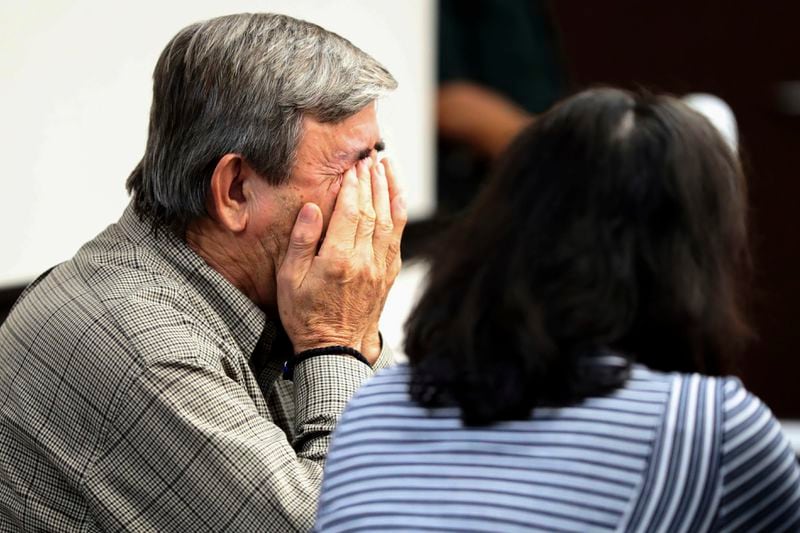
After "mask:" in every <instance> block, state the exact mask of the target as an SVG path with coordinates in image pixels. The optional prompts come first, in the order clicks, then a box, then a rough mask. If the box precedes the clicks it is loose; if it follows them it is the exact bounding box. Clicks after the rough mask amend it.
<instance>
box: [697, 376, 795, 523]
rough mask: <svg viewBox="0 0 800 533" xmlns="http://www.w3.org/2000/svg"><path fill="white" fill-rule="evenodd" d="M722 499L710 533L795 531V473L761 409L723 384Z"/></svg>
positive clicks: (786, 447)
mask: <svg viewBox="0 0 800 533" xmlns="http://www.w3.org/2000/svg"><path fill="white" fill-rule="evenodd" d="M722 454H723V455H722V465H721V468H722V470H721V475H722V497H721V501H720V508H719V514H718V519H717V524H716V525H715V527H713V528H712V529H713V530H714V531H718V530H719V531H798V530H800V469H798V462H797V457H796V456H795V454H794V452H793V450H792V447H791V445H790V443H789V440H788V439H787V437H786V436H785V435H784V433H783V431H782V430H781V427H780V424H779V423H778V421H777V420H776V419H775V417H774V416H773V415H772V413H771V412H770V410H769V408H767V406H766V405H764V403H762V402H761V400H759V399H758V398H756V397H755V396H753V395H752V394H750V393H749V392H747V391H746V390H745V389H744V387H743V386H742V384H741V382H740V381H739V380H738V379H736V378H728V379H726V380H725V381H724V405H723V439H722Z"/></svg>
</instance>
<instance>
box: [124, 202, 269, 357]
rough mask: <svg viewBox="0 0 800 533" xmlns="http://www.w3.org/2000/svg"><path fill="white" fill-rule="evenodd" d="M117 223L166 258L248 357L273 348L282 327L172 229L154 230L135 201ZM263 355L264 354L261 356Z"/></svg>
mask: <svg viewBox="0 0 800 533" xmlns="http://www.w3.org/2000/svg"><path fill="white" fill-rule="evenodd" d="M117 226H118V227H119V229H120V230H122V232H123V233H124V234H125V235H126V237H127V238H128V239H129V240H131V241H132V242H134V243H136V244H138V245H140V246H143V247H147V248H148V249H150V250H151V251H152V252H154V253H155V254H156V255H157V256H159V258H161V259H163V263H164V265H165V266H166V269H167V270H169V272H166V274H167V275H168V276H170V277H173V278H177V279H178V280H179V281H182V282H184V283H185V285H187V286H189V287H191V289H192V290H193V291H194V293H195V294H196V295H197V296H199V298H200V300H201V301H202V302H205V303H206V304H207V306H202V305H201V306H198V307H199V309H198V311H200V312H201V313H203V314H205V315H206V316H205V317H204V318H206V319H207V320H208V321H209V322H210V323H211V324H213V325H214V326H215V327H216V328H217V329H221V330H223V331H219V333H220V334H221V335H222V336H223V338H224V337H226V336H227V335H225V333H226V331H224V330H227V333H228V334H229V335H230V336H231V337H233V340H234V342H236V344H237V345H238V346H239V349H240V350H241V351H242V353H243V354H245V355H246V356H247V357H248V358H249V357H251V356H252V355H253V354H254V352H255V351H256V349H257V347H258V348H259V350H258V351H260V352H264V351H266V352H267V353H268V352H270V351H271V348H272V344H273V340H274V339H275V337H276V334H277V333H278V329H279V328H278V327H276V325H275V323H273V322H272V321H270V320H268V319H267V317H266V315H265V314H264V312H263V311H262V310H261V309H260V308H259V307H258V306H257V305H256V304H255V303H254V302H253V301H252V300H250V299H249V298H248V297H247V296H245V294H244V293H242V292H241V291H240V290H239V289H237V288H236V287H235V286H234V285H233V284H232V283H231V282H230V281H228V280H227V279H225V277H224V276H222V274H220V273H219V272H217V271H216V270H214V269H213V268H211V266H209V265H208V263H206V262H205V261H204V260H203V258H202V257H200V256H199V255H197V253H196V252H195V251H194V250H192V249H191V248H190V247H189V245H188V244H187V243H186V241H185V240H184V239H182V238H180V237H178V236H176V235H175V234H174V233H173V232H172V231H170V230H168V229H159V231H158V232H154V231H153V229H152V226H151V224H150V222H149V221H147V220H145V219H142V218H140V217H139V215H138V214H137V213H136V212H135V211H134V208H133V203H130V204H129V205H128V207H127V208H126V209H125V212H124V213H123V214H122V217H121V218H120V220H119V222H118V223H117ZM263 356H264V354H263V353H262V354H261V355H260V356H259V357H258V358H259V359H262V358H263Z"/></svg>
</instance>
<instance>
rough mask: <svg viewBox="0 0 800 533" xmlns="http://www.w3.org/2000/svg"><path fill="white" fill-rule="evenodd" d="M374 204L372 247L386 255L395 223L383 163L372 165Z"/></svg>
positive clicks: (379, 253) (382, 255)
mask: <svg viewBox="0 0 800 533" xmlns="http://www.w3.org/2000/svg"><path fill="white" fill-rule="evenodd" d="M372 205H373V207H374V208H375V233H374V234H373V236H372V247H373V248H374V250H375V253H376V254H377V255H379V256H380V257H384V256H385V255H386V248H387V247H388V245H389V239H391V238H392V234H393V233H392V231H393V229H394V223H393V221H392V207H391V205H390V203H389V184H388V183H387V181H386V171H385V170H384V168H383V163H380V162H379V163H376V164H375V165H374V166H373V167H372Z"/></svg>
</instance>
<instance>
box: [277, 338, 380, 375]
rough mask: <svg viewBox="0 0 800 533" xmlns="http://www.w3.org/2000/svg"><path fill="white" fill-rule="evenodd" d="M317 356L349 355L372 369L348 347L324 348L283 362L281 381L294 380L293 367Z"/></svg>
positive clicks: (353, 349)
mask: <svg viewBox="0 0 800 533" xmlns="http://www.w3.org/2000/svg"><path fill="white" fill-rule="evenodd" d="M318 355H351V356H353V357H355V358H356V359H358V360H359V361H361V362H362V363H364V364H365V365H367V366H368V367H370V368H372V365H371V364H369V361H367V358H366V357H364V355H363V354H362V353H361V352H359V351H358V350H356V349H355V348H351V347H349V346H324V347H322V348H312V349H310V350H303V351H302V352H300V353H297V354H295V355H294V357H293V358H291V359H289V360H287V361H286V362H284V363H283V379H289V380H291V379H294V367H295V366H297V364H298V363H302V362H303V361H305V360H306V359H311V358H312V357H317V356H318Z"/></svg>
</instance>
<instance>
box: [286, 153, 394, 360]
mask: <svg viewBox="0 0 800 533" xmlns="http://www.w3.org/2000/svg"><path fill="white" fill-rule="evenodd" d="M406 218H407V215H406V207H405V200H404V198H403V196H402V194H401V193H400V190H399V188H398V186H397V182H396V180H395V176H394V172H393V171H392V168H391V166H390V165H389V162H388V160H386V159H384V160H383V161H381V162H379V163H373V161H372V159H368V160H362V161H360V162H359V163H358V164H357V165H356V166H355V168H351V169H350V170H348V171H347V172H345V174H344V177H343V180H342V187H341V190H340V191H339V196H338V198H337V199H336V206H335V207H334V210H333V214H332V215H331V220H330V224H329V225H328V232H327V234H326V236H325V241H324V242H323V243H322V246H321V247H320V249H319V252H318V253H317V251H316V250H317V246H318V244H319V240H320V237H321V235H322V213H321V211H320V209H319V207H318V206H317V205H315V204H313V203H308V204H305V205H304V206H303V208H302V209H301V210H300V213H299V214H298V216H297V221H296V222H295V226H294V228H293V230H292V235H291V238H290V241H289V248H288V250H287V252H286V257H285V259H284V261H283V263H282V264H281V267H280V270H279V271H278V277H277V285H278V310H279V312H280V317H281V322H282V324H283V327H284V329H285V330H286V333H287V334H288V335H289V339H291V341H292V344H293V345H294V349H295V352H300V351H303V350H308V349H312V348H320V347H323V346H331V345H344V346H351V347H353V348H355V349H357V350H359V351H360V352H361V353H363V354H364V356H365V357H366V358H367V360H368V361H369V362H370V363H374V362H375V361H376V360H377V359H378V356H379V355H380V346H379V340H378V319H379V317H380V313H381V310H382V309H383V303H384V302H385V300H386V295H387V294H388V292H389V288H390V287H391V285H392V283H394V280H395V278H396V277H397V274H398V272H399V271H400V237H401V235H402V233H403V228H404V227H405V224H406Z"/></svg>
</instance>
